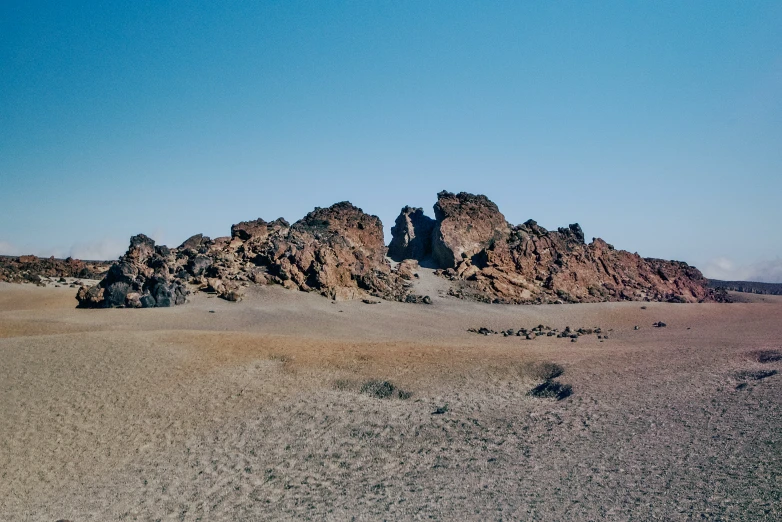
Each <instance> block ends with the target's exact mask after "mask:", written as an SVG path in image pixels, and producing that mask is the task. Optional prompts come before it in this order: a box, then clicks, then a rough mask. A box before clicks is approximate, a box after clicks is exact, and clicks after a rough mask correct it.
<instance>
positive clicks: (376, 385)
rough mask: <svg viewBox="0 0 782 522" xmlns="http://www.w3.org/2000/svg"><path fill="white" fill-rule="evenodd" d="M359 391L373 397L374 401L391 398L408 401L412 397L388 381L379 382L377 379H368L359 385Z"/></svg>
mask: <svg viewBox="0 0 782 522" xmlns="http://www.w3.org/2000/svg"><path fill="white" fill-rule="evenodd" d="M359 391H360V392H361V393H364V394H366V395H369V396H370V397H375V398H376V399H390V398H392V397H397V398H399V399H403V400H404V399H409V398H410V397H411V396H412V393H410V392H407V391H404V390H400V389H399V388H397V387H396V386H394V385H393V384H392V383H390V382H388V381H381V380H378V379H370V380H368V381H365V382H364V383H363V384H362V385H361V389H360V390H359Z"/></svg>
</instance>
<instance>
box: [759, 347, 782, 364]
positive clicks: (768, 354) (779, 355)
mask: <svg viewBox="0 0 782 522" xmlns="http://www.w3.org/2000/svg"><path fill="white" fill-rule="evenodd" d="M751 355H752V358H753V359H755V360H756V361H757V362H759V363H763V364H767V363H772V362H777V361H782V351H779V350H758V351H757V352H753V353H752V354H751Z"/></svg>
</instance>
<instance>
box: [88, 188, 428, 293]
mask: <svg viewBox="0 0 782 522" xmlns="http://www.w3.org/2000/svg"><path fill="white" fill-rule="evenodd" d="M385 254H386V247H385V244H384V242H383V225H382V223H381V222H380V219H379V218H378V217H376V216H370V215H368V214H366V213H364V212H363V211H362V210H361V209H360V208H357V207H355V206H353V205H352V204H350V203H349V202H342V203H337V204H335V205H332V206H331V207H328V208H316V209H315V210H313V211H312V212H310V213H309V214H307V215H306V216H305V217H304V218H302V219H301V220H299V221H297V222H296V223H294V224H293V225H290V224H289V223H288V222H287V221H285V220H284V219H282V218H280V219H277V220H275V221H271V222H267V221H264V220H262V219H257V220H255V221H247V222H243V223H239V224H237V225H234V226H233V227H232V228H231V237H230V238H217V239H215V240H214V241H212V240H210V239H209V238H207V237H205V236H202V235H200V234H199V235H196V236H193V237H191V238H190V239H188V240H187V241H185V242H184V243H183V244H182V245H181V246H180V247H179V248H176V249H168V248H165V249H164V248H161V247H156V246H155V244H154V241H152V240H151V239H150V238H148V237H147V236H144V235H143V234H142V235H139V236H134V237H133V238H132V239H131V245H130V248H129V249H128V252H127V253H126V254H125V255H124V256H123V257H122V258H121V259H120V260H119V261H118V262H117V263H115V264H114V265H112V267H111V268H110V269H109V272H108V274H107V276H106V278H105V279H104V280H103V281H101V283H100V285H99V286H100V288H101V289H104V294H103V300H102V301H101V302H100V303H95V302H94V299H92V300H90V299H86V297H87V295H88V294H87V291H85V292H82V293H80V294H79V296H82V298H80V301H79V302H80V305H81V306H110V307H122V306H125V307H130V306H133V307H138V306H141V307H145V308H149V307H152V306H158V307H161V306H171V305H177V304H182V303H184V302H185V300H186V298H185V296H186V295H187V293H188V290H187V288H186V286H185V285H186V284H187V283H189V284H191V285H193V287H195V288H198V289H201V290H206V291H209V292H214V293H216V294H217V295H218V296H219V297H221V298H223V299H226V300H229V301H239V300H241V299H242V296H243V295H244V292H245V288H244V286H245V285H246V284H249V283H251V282H252V283H256V284H268V283H277V284H280V285H282V286H284V287H285V288H289V289H296V290H302V291H307V292H310V291H316V292H319V293H321V294H323V295H326V296H328V297H330V298H332V299H334V300H346V299H357V298H368V297H369V296H375V297H383V298H386V299H396V300H404V299H405V297H406V296H407V294H408V293H409V290H408V287H409V284H410V283H408V282H407V281H405V279H404V277H403V275H401V274H400V273H399V272H398V270H397V271H394V270H392V269H391V265H390V263H389V262H388V261H387V260H386V258H385ZM412 265H414V263H407V264H405V267H408V270H412V269H413V268H412ZM404 273H405V274H407V273H406V272H404ZM95 292H97V290H96V291H95ZM95 292H93V294H94V293H95ZM90 295H92V294H90ZM129 296H130V297H129ZM77 298H78V297H77Z"/></svg>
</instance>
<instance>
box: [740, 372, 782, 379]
mask: <svg viewBox="0 0 782 522" xmlns="http://www.w3.org/2000/svg"><path fill="white" fill-rule="evenodd" d="M776 374H777V371H776V370H746V371H742V372H736V374H735V378H736V380H739V381H759V380H761V379H765V378H766V377H771V376H772V375H776Z"/></svg>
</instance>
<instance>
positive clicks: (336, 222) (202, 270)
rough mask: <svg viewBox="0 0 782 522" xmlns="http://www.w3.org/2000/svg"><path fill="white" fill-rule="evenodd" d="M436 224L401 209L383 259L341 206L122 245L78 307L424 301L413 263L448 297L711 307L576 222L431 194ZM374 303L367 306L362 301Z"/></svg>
mask: <svg viewBox="0 0 782 522" xmlns="http://www.w3.org/2000/svg"><path fill="white" fill-rule="evenodd" d="M434 211H435V217H436V219H435V220H432V219H430V218H428V217H426V216H425V215H424V214H423V211H422V210H421V209H419V208H410V207H405V208H403V209H402V212H401V214H400V216H399V217H398V218H397V220H396V223H395V225H394V227H393V228H392V236H393V239H392V241H391V245H390V247H389V249H388V253H389V254H390V256H391V257H392V258H393V259H394V260H397V261H400V262H399V263H398V264H396V265H395V267H394V268H392V266H391V263H390V262H389V261H388V260H387V259H386V257H385V256H386V253H387V249H386V247H385V245H384V241H383V226H382V223H381V222H380V219H379V218H377V216H372V215H369V214H366V213H365V212H363V211H362V210H361V209H360V208H357V207H355V206H353V205H352V204H350V203H349V202H341V203H337V204H335V205H332V206H330V207H328V208H316V209H315V210H313V211H312V212H310V213H309V214H307V215H306V216H305V217H304V218H302V219H300V220H299V221H296V222H295V223H293V224H292V225H291V224H290V223H288V222H287V221H285V220H284V219H282V218H280V219H276V220H274V221H265V220H263V219H256V220H254V221H245V222H241V223H238V224H236V225H234V226H233V227H231V235H230V236H226V237H219V238H216V239H210V238H209V237H206V236H203V235H201V234H197V235H195V236H192V237H191V238H189V239H188V240H187V241H185V242H184V243H182V244H181V245H180V246H179V247H178V248H174V249H169V248H167V247H165V246H161V245H155V243H154V241H152V240H151V239H150V238H148V237H147V236H144V235H138V236H134V237H133V238H131V243H130V247H129V249H128V251H127V253H126V254H125V255H124V256H123V257H122V258H120V260H119V261H118V262H117V263H115V264H114V265H112V266H111V268H110V269H109V270H108V272H107V274H106V277H105V278H104V279H103V280H102V281H101V282H100V283H99V284H98V285H97V286H95V287H92V288H87V287H83V288H81V289H80V290H79V292H78V295H77V299H78V300H79V304H80V306H84V307H142V308H143V307H166V306H171V305H176V304H182V303H184V302H185V301H186V299H187V295H188V294H189V293H190V292H193V291H206V292H212V293H215V294H217V295H218V296H220V297H222V298H224V299H227V300H230V301H239V300H241V299H242V297H243V295H244V293H245V289H246V287H247V286H249V285H251V284H259V285H265V284H278V285H281V286H284V287H285V288H289V289H293V290H300V291H305V292H317V293H320V294H322V295H324V296H327V297H329V298H331V299H335V300H338V299H339V300H343V299H366V300H368V301H372V300H371V299H370V297H380V298H384V299H392V300H398V301H403V302H412V303H416V302H422V303H431V302H432V300H431V299H430V298H428V297H427V296H418V295H414V294H413V293H412V292H411V289H412V287H413V285H414V281H415V280H416V278H417V274H416V272H417V270H418V263H417V262H418V261H426V262H427V265H426V266H431V264H434V265H435V266H437V267H439V269H438V270H437V272H436V273H437V274H439V275H440V276H442V277H444V278H446V279H449V280H450V281H452V284H451V289H450V293H451V295H454V296H457V297H462V298H470V299H476V300H481V301H489V302H501V303H564V302H572V303H576V302H599V301H619V300H650V301H673V302H700V301H713V300H718V299H719V296H718V295H717V294H716V293H715V292H714V290H711V289H709V288H708V286H707V281H706V279H704V278H703V276H702V274H701V273H700V272H699V271H698V270H697V269H696V268H694V267H691V266H689V265H687V264H686V263H681V262H677V261H665V260H660V259H651V258H642V257H640V256H639V255H638V254H632V253H630V252H626V251H623V250H616V249H615V248H614V247H613V246H611V245H609V244H608V243H606V242H605V241H603V240H601V239H593V240H592V242H591V243H589V244H587V243H586V242H585V238H584V232H583V230H582V229H581V227H580V226H579V225H578V224H575V223H574V224H571V225H569V226H567V227H563V228H559V229H558V230H556V231H548V230H546V229H545V228H543V227H541V226H539V225H538V224H537V223H536V222H535V221H533V220H529V221H527V222H525V223H523V224H521V225H517V226H512V225H510V224H509V223H508V222H507V221H506V220H505V217H504V216H503V215H502V213H501V212H500V211H499V209H498V208H497V205H495V204H494V203H493V202H492V201H490V200H489V199H488V198H487V197H486V196H476V195H472V194H467V193H464V192H461V193H459V194H454V193H451V192H441V193H439V194H438V200H437V203H436V204H435V206H434ZM372 302H374V301H372Z"/></svg>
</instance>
